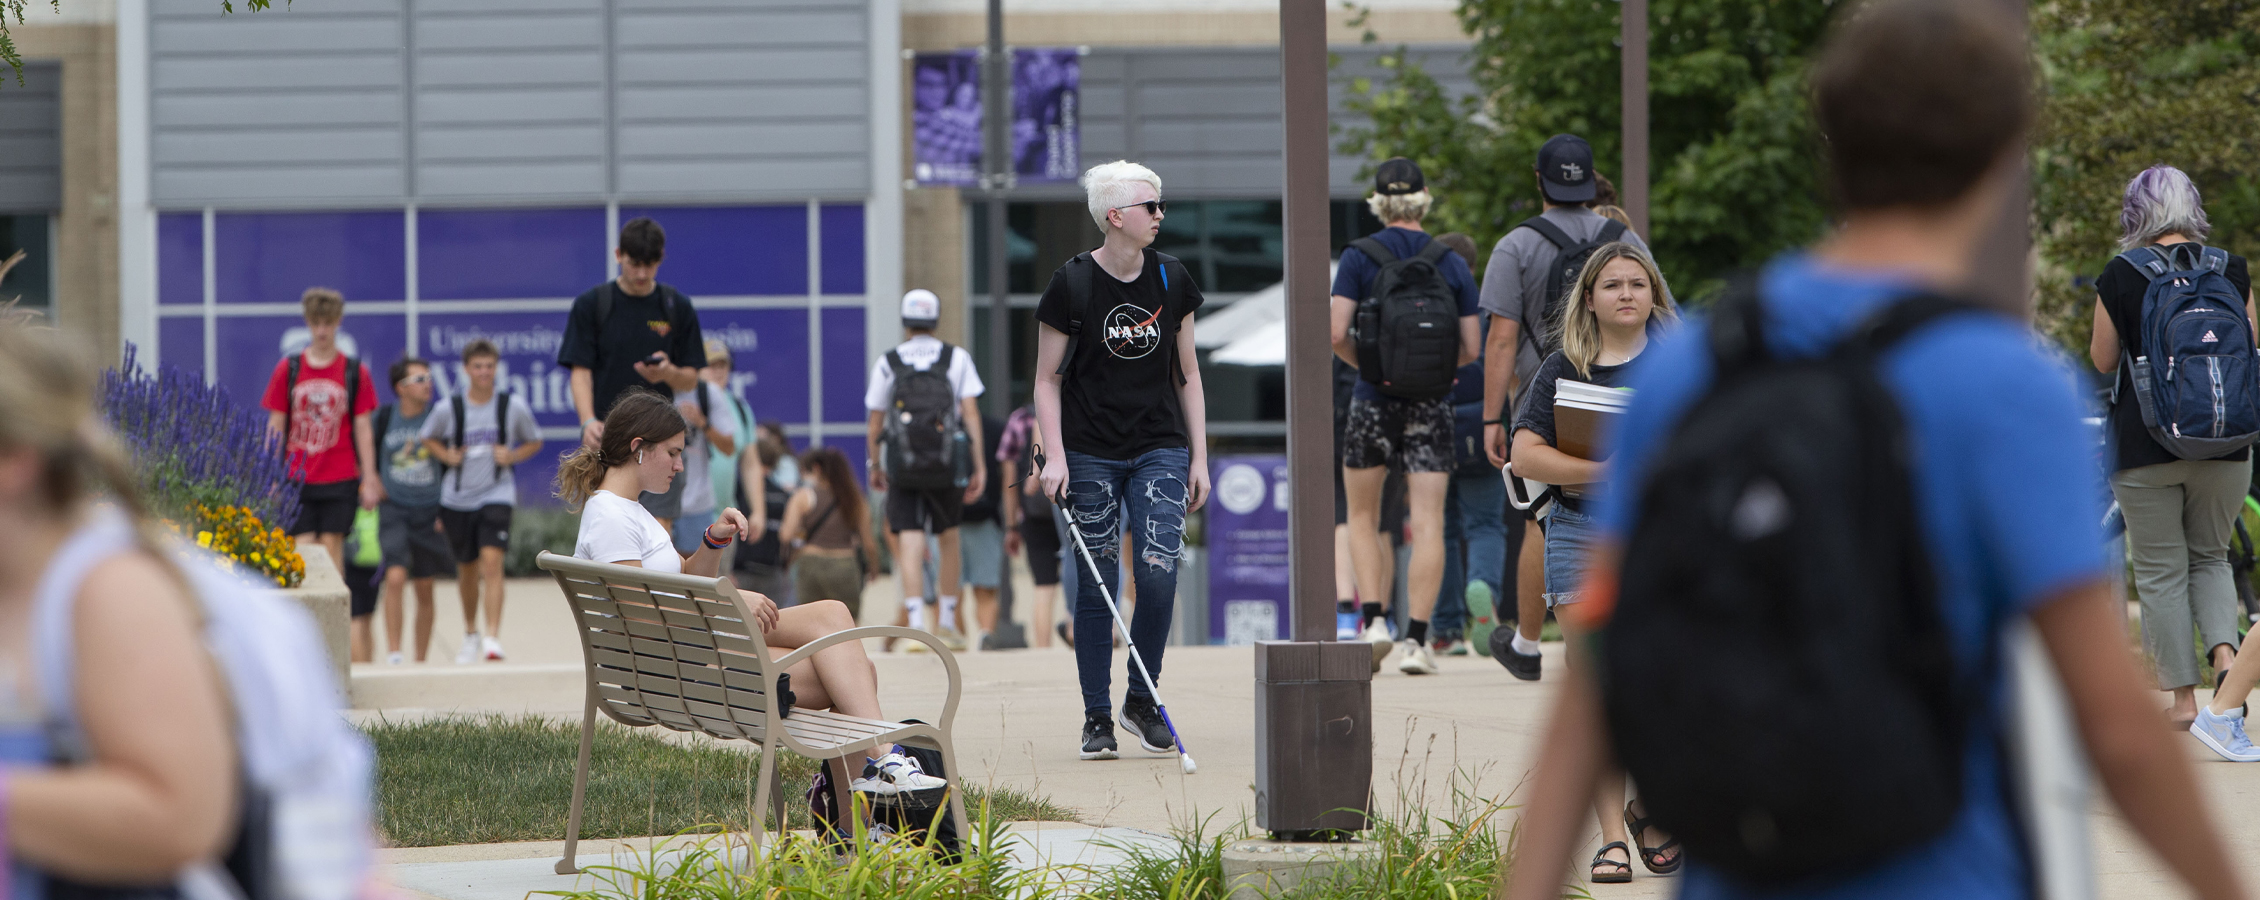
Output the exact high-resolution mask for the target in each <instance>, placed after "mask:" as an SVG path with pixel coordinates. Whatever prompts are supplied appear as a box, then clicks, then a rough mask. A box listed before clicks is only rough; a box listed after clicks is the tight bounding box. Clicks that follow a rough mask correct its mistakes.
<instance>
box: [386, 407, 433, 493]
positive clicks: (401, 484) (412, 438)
mask: <svg viewBox="0 0 2260 900" xmlns="http://www.w3.org/2000/svg"><path fill="white" fill-rule="evenodd" d="M387 408H388V409H390V410H392V421H390V422H388V423H387V424H386V425H385V433H384V434H381V435H378V436H377V441H378V447H377V460H378V462H377V468H378V470H379V471H380V472H382V473H383V476H382V477H383V478H384V483H385V499H387V500H390V501H392V502H393V503H396V504H398V505H401V506H417V507H423V506H438V505H439V471H440V467H439V460H436V459H433V458H432V452H431V451H430V450H426V449H424V423H425V422H426V421H428V420H429V419H430V418H431V415H432V409H431V407H429V406H427V407H424V412H423V413H422V414H421V415H417V416H412V417H411V416H404V415H401V414H400V407H398V406H391V407H387Z"/></svg>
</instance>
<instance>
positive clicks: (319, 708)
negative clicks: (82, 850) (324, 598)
mask: <svg viewBox="0 0 2260 900" xmlns="http://www.w3.org/2000/svg"><path fill="white" fill-rule="evenodd" d="M137 545H138V540H137V538H136V537H135V534H134V526H133V524H132V522H131V521H129V520H128V519H127V518H126V516H125V514H124V513H122V512H120V511H118V510H117V509H116V508H114V507H105V508H100V509H98V510H97V512H96V514H95V517H94V519H93V521H92V522H90V523H89V524H88V525H86V526H84V527H81V528H80V529H79V530H78V532H77V533H75V534H73V535H72V536H71V537H70V538H69V539H67V540H66V541H65V542H64V544H63V546H61V547H60V548H58V549H57V550H56V552H55V557H54V562H53V563H51V564H50V565H49V566H48V570H47V572H46V573H45V574H43V575H42V576H41V577H40V581H39V584H38V588H37V593H36V594H35V601H34V602H35V608H34V611H33V621H32V628H33V646H34V648H35V649H34V651H33V653H34V660H33V663H34V665H35V666H36V667H37V672H38V675H39V677H38V686H39V690H40V699H41V701H42V704H43V705H44V706H45V707H46V711H47V715H48V716H49V723H48V734H49V735H51V736H52V737H53V739H54V741H55V750H56V755H57V756H58V758H59V759H61V760H64V761H82V760H85V759H88V758H89V757H90V756H91V753H90V752H89V750H88V748H87V746H86V735H85V733H84V731H83V729H82V727H81V723H80V722H79V720H78V719H77V717H76V714H75V709H76V706H77V704H76V700H75V697H76V693H75V684H76V681H77V675H78V669H77V662H76V659H75V657H74V654H73V652H72V648H73V647H74V646H75V644H74V642H73V641H72V638H71V634H72V629H73V627H74V626H73V623H74V622H75V616H74V614H73V610H74V608H75V601H76V599H77V593H78V586H79V585H80V584H81V583H82V582H83V581H84V580H85V578H86V576H87V574H88V573H89V572H90V571H92V570H93V568H94V567H96V566H98V565H100V564H101V563H102V562H104V561H105V560H108V559H110V558H111V557H112V556H114V555H115V554H117V553H120V552H125V551H128V550H130V549H132V548H133V547H135V546H137ZM160 552H166V551H160ZM167 555H168V557H169V558H170V559H171V561H172V562H173V565H174V567H175V568H176V569H177V570H178V571H179V572H180V573H181V575H182V577H183V578H184V580H185V582H186V587H187V588H188V592H189V593H190V595H191V596H192V598H193V600H194V602H195V603H196V608H195V610H194V611H195V613H196V614H197V615H198V617H199V618H200V620H201V622H200V624H201V630H202V632H203V637H204V645H205V647H206V649H207V651H208V652H209V653H210V655H211V658H212V659H213V660H214V661H215V663H216V665H217V668H218V670H219V673H220V675H221V677H222V680H223V682H224V683H225V686H226V689H227V694H228V696H227V701H228V702H227V708H228V709H229V710H230V711H231V713H232V715H233V716H234V727H233V729H232V737H233V739H234V742H235V749H236V755H237V766H238V771H239V772H240V774H241V782H240V784H239V785H238V791H237V795H238V799H239V801H240V808H239V810H238V815H237V817H236V824H235V832H234V834H233V836H232V840H231V842H230V846H229V849H228V851H227V853H226V856H225V857H224V858H223V859H221V860H219V861H218V862H217V864H210V865H198V866H196V867H194V868H192V869H190V870H189V871H187V872H184V873H183V874H182V877H181V880H180V889H181V892H182V895H183V896H189V897H214V896H236V897H241V898H244V900H351V898H354V897H358V896H362V895H363V894H364V889H365V888H366V887H367V886H368V885H367V881H368V875H369V870H370V866H371V865H372V863H373V857H374V850H373V849H372V821H371V817H370V813H371V810H370V798H371V797H372V792H373V789H374V783H373V782H374V779H373V772H374V768H373V761H374V755H373V754H372V753H371V752H370V749H369V744H368V739H367V738H365V737H363V736H362V735H361V733H360V732H359V731H358V730H356V729H354V728H353V726H352V725H350V724H348V723H347V722H346V721H345V719H344V718H343V717H342V716H341V715H339V707H340V705H341V704H340V699H341V698H342V696H343V691H342V690H341V688H340V685H338V683H337V680H336V677H335V676H334V675H333V674H332V670H331V668H330V662H329V659H328V656H327V654H325V653H324V652H323V650H322V638H321V634H320V632H319V631H317V630H316V629H315V627H314V620H313V617H311V616H309V615H308V614H307V613H306V611H305V609H304V608H302V607H300V606H299V605H298V604H297V603H294V602H292V601H289V600H286V599H283V598H282V597H281V596H280V595H278V594H277V593H276V592H275V591H274V590H272V585H255V584H252V583H250V582H248V581H246V580H245V579H244V578H242V577H240V576H239V575H237V574H236V573H235V572H233V571H229V570H226V569H224V568H222V565H223V564H222V563H220V562H219V561H218V560H217V559H216V558H214V557H212V556H209V555H206V554H204V553H202V552H200V551H196V550H195V548H188V552H183V553H177V554H175V553H170V552H168V553H167ZM229 882H232V884H230V883H229ZM231 889H232V893H230V892H231ZM94 893H101V892H100V891H99V890H97V891H95V892H94ZM56 895H57V892H56V891H50V892H49V896H56Z"/></svg>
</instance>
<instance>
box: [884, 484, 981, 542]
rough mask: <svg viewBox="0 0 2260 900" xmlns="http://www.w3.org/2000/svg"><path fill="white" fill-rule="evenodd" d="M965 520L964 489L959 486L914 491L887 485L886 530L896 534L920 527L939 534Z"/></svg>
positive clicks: (916, 529) (924, 530)
mask: <svg viewBox="0 0 2260 900" xmlns="http://www.w3.org/2000/svg"><path fill="white" fill-rule="evenodd" d="M964 521H965V491H964V489H962V488H954V487H949V488H936V489H934V490H928V491H914V490H910V489H908V488H899V487H889V488H887V530H888V531H890V532H893V533H896V534H901V533H902V532H905V531H923V532H926V533H927V534H939V533H941V532H944V531H948V530H950V529H952V528H956V527H957V526H958V524H959V523H961V522H964Z"/></svg>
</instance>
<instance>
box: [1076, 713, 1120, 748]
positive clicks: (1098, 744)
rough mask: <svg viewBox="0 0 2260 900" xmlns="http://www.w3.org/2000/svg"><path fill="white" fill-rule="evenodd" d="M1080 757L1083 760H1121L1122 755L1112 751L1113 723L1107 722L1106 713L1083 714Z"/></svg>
mask: <svg viewBox="0 0 2260 900" xmlns="http://www.w3.org/2000/svg"><path fill="white" fill-rule="evenodd" d="M1082 756H1083V758H1084V759H1121V758H1122V754H1120V753H1116V752H1115V750H1114V723H1113V722H1112V721H1109V720H1108V718H1107V714H1106V713H1103V712H1092V713H1086V714H1084V716H1083V751H1082Z"/></svg>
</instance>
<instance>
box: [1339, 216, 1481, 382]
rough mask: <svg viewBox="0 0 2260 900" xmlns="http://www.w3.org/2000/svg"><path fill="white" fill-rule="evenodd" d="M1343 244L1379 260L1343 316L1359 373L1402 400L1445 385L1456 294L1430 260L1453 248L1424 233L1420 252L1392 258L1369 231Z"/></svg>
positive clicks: (1456, 333)
mask: <svg viewBox="0 0 2260 900" xmlns="http://www.w3.org/2000/svg"><path fill="white" fill-rule="evenodd" d="M1350 246H1352V247H1356V248H1357V249H1358V252H1360V253H1363V254H1365V255H1366V257H1367V258H1368V259H1371V260H1373V261H1374V263H1375V264H1376V265H1379V266H1380V267H1381V271H1380V272H1378V273H1375V274H1374V276H1373V287H1372V289H1371V290H1369V291H1367V292H1366V296H1365V299H1364V300H1361V301H1359V302H1358V309H1357V315H1356V318H1354V319H1353V320H1351V324H1350V334H1351V337H1352V338H1353V339H1354V340H1356V342H1357V349H1358V377H1359V378H1363V379H1365V380H1366V382H1367V383H1369V384H1372V385H1373V386H1374V387H1375V388H1377V389H1379V390H1380V391H1381V393H1383V394H1386V395H1388V396H1391V397H1396V398H1399V399H1404V400H1434V399H1436V398H1438V397H1442V396H1444V395H1446V394H1449V393H1451V392H1452V379H1453V378H1454V376H1456V375H1458V374H1459V368H1460V300H1459V295H1458V294H1457V293H1456V292H1454V291H1453V290H1452V286H1451V284H1450V283H1448V282H1446V281H1445V280H1444V270H1443V269H1442V268H1440V267H1438V266H1437V265H1436V263H1437V260H1440V259H1442V258H1443V257H1444V254H1446V253H1450V252H1452V248H1450V247H1446V246H1444V245H1443V244H1442V243H1440V242H1437V241H1433V240H1431V241H1429V242H1428V246H1426V247H1422V248H1421V249H1420V252H1419V253H1415V254H1413V255H1412V256H1409V257H1406V258H1404V259H1398V258H1397V254H1395V253H1392V252H1390V251H1389V248H1388V246H1386V245H1384V244H1382V243H1381V242H1380V241H1377V240H1374V239H1373V238H1370V237H1364V238H1359V239H1357V240H1354V241H1351V242H1350Z"/></svg>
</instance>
